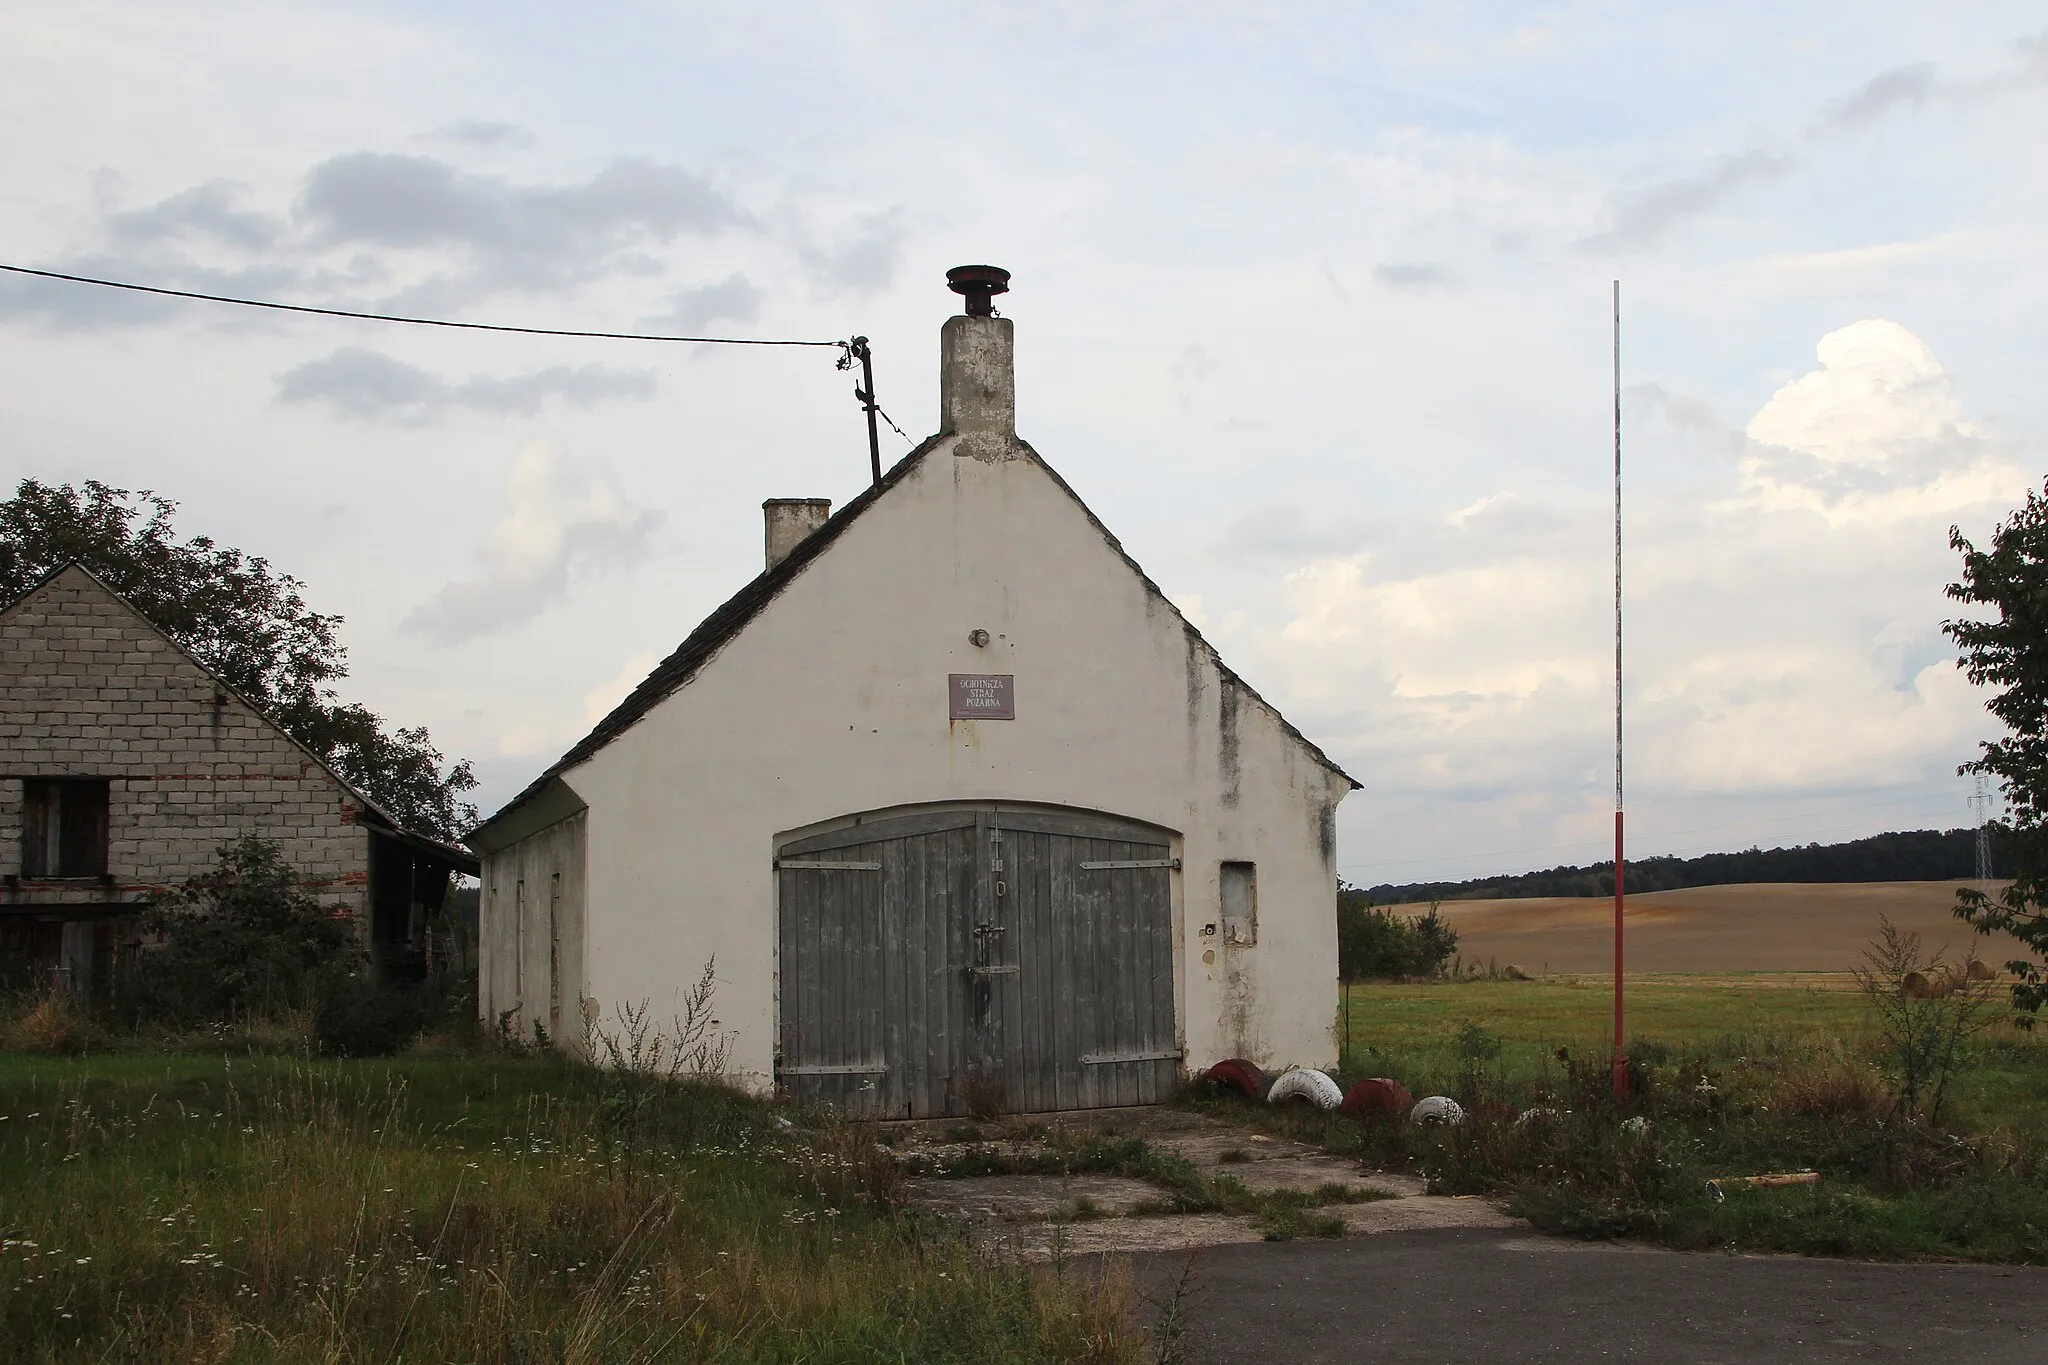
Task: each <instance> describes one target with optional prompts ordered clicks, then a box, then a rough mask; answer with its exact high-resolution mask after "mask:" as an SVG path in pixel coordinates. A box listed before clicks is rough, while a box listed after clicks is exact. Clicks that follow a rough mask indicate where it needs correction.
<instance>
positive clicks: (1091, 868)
mask: <svg viewBox="0 0 2048 1365" xmlns="http://www.w3.org/2000/svg"><path fill="white" fill-rule="evenodd" d="M1179 866H1180V859H1178V858H1113V859H1109V860H1107V861H1104V862H1099V863H1082V864H1081V870H1082V871H1083V872H1108V871H1112V870H1114V869H1116V868H1124V867H1171V868H1178V867H1179Z"/></svg>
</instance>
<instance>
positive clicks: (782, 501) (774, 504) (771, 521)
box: [761, 498, 832, 569]
mask: <svg viewBox="0 0 2048 1365" xmlns="http://www.w3.org/2000/svg"><path fill="white" fill-rule="evenodd" d="M831 515H832V499H830V498H770V499H768V501H766V502H764V503H762V504H761V520H762V523H763V529H764V530H765V531H766V533H767V534H766V539H767V544H768V567H769V568H771V569H772V568H774V567H775V566H776V565H777V564H780V563H781V562H782V561H783V560H785V559H788V558H789V553H790V551H792V550H794V549H795V548H796V547H797V546H799V545H801V544H803V543H804V541H805V539H806V538H808V537H809V536H810V534H811V532H813V531H815V530H817V529H818V528H819V527H820V526H823V525H824V524H825V520H826V518H828V517H830V516H831Z"/></svg>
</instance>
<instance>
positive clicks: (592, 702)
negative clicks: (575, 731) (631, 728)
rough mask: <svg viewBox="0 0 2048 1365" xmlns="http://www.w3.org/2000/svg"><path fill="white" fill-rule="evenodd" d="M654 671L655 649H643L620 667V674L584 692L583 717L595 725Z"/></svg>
mask: <svg viewBox="0 0 2048 1365" xmlns="http://www.w3.org/2000/svg"><path fill="white" fill-rule="evenodd" d="M653 671H654V651H653V650H651V649H643V650H641V651H640V652H639V653H638V654H635V655H634V656H633V657H632V658H630V659H628V660H626V662H625V663H624V664H623V665H622V666H621V667H620V668H619V671H618V675H617V676H616V677H613V678H611V679H609V680H608V681H606V682H602V683H599V684H598V685H597V686H596V687H593V688H591V689H590V690H589V691H588V692H585V693H584V694H583V719H584V721H585V723H587V724H590V725H595V724H597V723H598V722H599V721H601V720H603V719H604V718H605V717H606V716H608V715H610V714H611V713H612V709H613V708H614V707H616V706H617V705H618V704H619V703H620V702H622V701H624V700H625V699H626V694H627V693H629V692H631V691H632V690H633V689H634V688H636V687H638V686H639V685H640V684H641V683H642V682H643V681H644V680H645V679H646V677H647V675H648V674H649V673H651V672H653Z"/></svg>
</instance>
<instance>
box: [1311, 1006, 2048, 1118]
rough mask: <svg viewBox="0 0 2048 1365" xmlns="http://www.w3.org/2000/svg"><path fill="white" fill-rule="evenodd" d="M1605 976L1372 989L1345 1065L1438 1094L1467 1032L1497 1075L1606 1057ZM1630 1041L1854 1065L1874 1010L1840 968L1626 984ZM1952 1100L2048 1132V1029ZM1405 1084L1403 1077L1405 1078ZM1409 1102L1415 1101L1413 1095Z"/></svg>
mask: <svg viewBox="0 0 2048 1365" xmlns="http://www.w3.org/2000/svg"><path fill="white" fill-rule="evenodd" d="M1613 982H1614V978H1613V977H1612V976H1591V975H1570V976H1552V977H1548V978H1545V979H1543V980H1541V981H1464V982H1431V983H1426V984H1389V983H1369V984H1363V985H1353V986H1351V987H1350V988H1349V991H1348V995H1347V1000H1348V1012H1347V1014H1346V1016H1345V1017H1346V1018H1347V1019H1348V1032H1347V1031H1346V1030H1345V1029H1343V1028H1340V1036H1341V1037H1343V1038H1347V1039H1348V1046H1347V1047H1346V1050H1345V1057H1344V1069H1345V1070H1346V1071H1350V1072H1359V1073H1361V1074H1367V1073H1370V1074H1381V1073H1376V1072H1373V1071H1372V1068H1373V1067H1374V1065H1376V1064H1378V1065H1388V1064H1392V1063H1394V1062H1396V1061H1398V1064H1399V1065H1401V1066H1403V1067H1406V1068H1408V1069H1409V1070H1411V1071H1412V1072H1414V1073H1415V1074H1416V1076H1417V1077H1418V1079H1420V1080H1422V1081H1424V1083H1425V1084H1431V1083H1433V1088H1442V1087H1444V1086H1446V1085H1449V1084H1452V1083H1453V1082H1454V1079H1455V1077H1456V1076H1457V1074H1458V1072H1459V1070H1460V1068H1461V1067H1462V1066H1464V1065H1465V1059H1464V1056H1463V1054H1462V1053H1461V1051H1460V1037H1461V1034H1462V1033H1463V1031H1464V1030H1465V1029H1466V1028H1467V1027H1477V1028H1480V1029H1484V1030H1485V1031H1487V1032H1488V1033H1490V1034H1493V1035H1494V1036H1496V1037H1497V1038H1499V1039H1500V1041H1501V1044H1502V1047H1501V1057H1500V1065H1501V1066H1502V1067H1503V1068H1504V1070H1505V1073H1506V1074H1507V1075H1509V1076H1511V1077H1515V1078H1519V1079H1530V1078H1534V1077H1536V1076H1538V1075H1540V1074H1542V1073H1543V1072H1544V1071H1545V1070H1546V1069H1548V1070H1551V1071H1554V1070H1555V1069H1556V1067H1555V1065H1554V1063H1555V1060H1556V1052H1557V1049H1558V1048H1560V1047H1565V1048H1569V1049H1571V1050H1572V1051H1573V1052H1574V1053H1576V1054H1577V1055H1579V1056H1581V1057H1585V1058H1595V1059H1597V1058H1601V1057H1605V1056H1606V1055H1608V1050H1609V1048H1610V1046H1611V1043H1610V1041H1609V1040H1610V1039H1611V1038H1612V1037H1613V1024H1614V986H1613ZM1626 1010H1627V1015H1626V1031H1627V1033H1628V1036H1629V1037H1630V1038H1632V1039H1639V1040H1647V1041H1649V1042H1651V1043H1654V1044H1657V1045H1661V1046H1662V1047H1664V1048H1668V1049H1670V1050H1672V1051H1674V1052H1676V1053H1687V1052H1690V1053H1694V1054H1697V1055H1699V1056H1702V1057H1717V1058H1723V1059H1731V1060H1732V1059H1734V1058H1738V1057H1743V1056H1749V1055H1752V1054H1754V1055H1755V1056H1756V1057H1758V1058H1767V1057H1775V1056H1783V1055H1798V1054H1800V1053H1802V1052H1805V1053H1809V1054H1818V1053H1828V1054H1839V1055H1843V1056H1850V1057H1854V1056H1860V1055H1862V1054H1864V1053H1866V1052H1867V1051H1868V1049H1869V1047H1870V1046H1871V1044H1872V1034H1871V1028H1872V1021H1871V1014H1870V1007H1869V1005H1868V1004H1867V1003H1866V1002H1865V1001H1864V999H1863V998H1862V996H1861V995H1860V994H1859V993H1858V992H1857V990H1856V989H1855V981H1854V979H1853V978H1852V977H1851V976H1850V975H1849V973H1847V972H1834V973H1827V972H1800V973H1790V972H1788V973H1769V972H1752V973H1742V974H1720V975H1707V974H1701V975H1684V974H1674V973H1666V974H1657V975H1652V974H1644V975H1640V976H1631V977H1630V978H1628V983H1627V996H1626ZM1974 1052H1975V1057H1974V1060H1975V1062H1976V1065H1975V1066H1974V1067H1973V1068H1972V1069H1970V1070H1968V1071H1966V1072H1964V1073H1963V1075H1962V1077H1961V1078H1960V1081H1959V1091H1958V1094H1957V1097H1956V1112H1955V1118H1956V1120H1957V1122H1958V1123H1960V1124H1967V1125H1970V1126H1977V1127H1995V1126H1998V1125H2000V1124H2006V1125H2013V1126H2027V1127H2032V1128H2034V1129H2036V1130H2038V1131H2042V1132H2048V1029H2043V1030H2037V1031H2035V1032H2031V1033H2030V1032H2023V1031H2020V1030H2017V1029H2013V1028H2010V1027H2005V1026H2000V1027H1998V1028H1995V1029H1993V1030H1991V1031H1990V1032H1988V1033H1987V1034H1985V1035H1984V1036H1983V1037H1982V1038H1981V1039H1980V1040H1979V1042H1978V1045H1977V1047H1976V1048H1975V1050H1974ZM1403 1079H1404V1080H1405V1079H1406V1078H1405V1077H1404V1078H1403ZM1416 1093H1418V1094H1420V1093H1422V1092H1421V1091H1420V1090H1418V1091H1417V1092H1416Z"/></svg>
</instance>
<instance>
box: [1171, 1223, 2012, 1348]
mask: <svg viewBox="0 0 2048 1365" xmlns="http://www.w3.org/2000/svg"><path fill="white" fill-rule="evenodd" d="M1189 1264H1192V1267H1193V1270H1192V1274H1191V1275H1190V1276H1189V1278H1188V1287H1187V1292H1186V1294H1185V1295H1184V1296H1183V1298H1182V1302H1181V1312H1182V1314H1183V1319H1184V1321H1185V1323H1186V1335H1185V1336H1184V1337H1183V1341H1184V1343H1185V1346H1186V1351H1187V1355H1186V1359H1187V1360H1188V1361H1189V1362H1190V1365H1234V1363H1235V1362H1256V1365H1295V1363H1296V1362H1302V1363H1303V1365H1310V1363H1312V1362H1321V1361H1331V1362H1336V1361H1343V1362H1346V1365H1351V1363H1352V1362H1366V1361H1371V1362H1381V1361H1388V1362H1393V1361H1431V1362H1437V1361H1456V1362H1461V1363H1462V1362H1482V1361H1483V1362H1494V1361H1544V1360H1569V1361H1579V1360H1644V1361H1670V1362H1684V1363H1685V1365H1691V1363H1692V1362H1699V1363H1700V1365H1705V1362H1710V1361H1711V1362H1720V1361H1729V1362H1735V1361H1740V1362H1745V1365H1746V1363H1747V1362H1776V1361H1785V1362H1795V1361H1796V1362H1810V1361H1837V1360H1840V1361H1890V1360H1913V1361H1933V1360H1940V1361H1970V1362H1975V1363H1977V1365H1997V1363H1999V1362H2005V1361H2015V1362H2017V1361H2025V1362H2027V1363H2028V1365H2039V1362H2040V1361H2041V1359H2042V1353H2043V1350H2044V1348H2048V1270H2041V1269H2027V1268H2016V1267H2006V1266H1950V1265H1883V1264H1873V1263H1869V1262H1863V1261H1823V1260H1812V1259H1805V1258H1798V1257H1777V1256H1770V1257H1765V1256H1720V1255H1693V1254H1683V1253H1677V1252H1669V1251H1658V1250H1651V1249H1646V1248H1634V1247H1617V1246H1608V1245H1601V1244H1588V1243H1581V1242H1568V1241H1559V1240H1555V1239H1552V1238H1545V1237H1538V1236H1534V1235H1532V1234H1526V1233H1523V1234H1516V1233H1507V1234H1503V1233H1501V1232H1498V1231H1480V1230H1468V1229H1454V1230H1453V1229H1446V1230H1438V1231H1429V1232H1399V1233H1382V1234H1378V1235H1374V1236H1369V1237H1354V1238H1347V1239H1344V1240H1341V1241H1320V1240H1313V1241H1298V1242H1281V1243H1269V1244H1262V1245H1252V1246H1221V1247H1211V1248H1208V1249H1206V1250H1203V1251H1198V1252H1194V1253H1192V1262H1190V1258H1189V1255H1188V1254H1176V1253H1164V1252H1162V1253H1154V1254H1151V1255H1147V1256H1143V1257H1139V1258H1136V1260H1135V1263H1134V1269H1135V1273H1136V1277H1137V1280H1138V1284H1139V1286H1140V1288H1141V1290H1142V1291H1143V1292H1144V1293H1145V1295H1146V1297H1147V1298H1148V1300H1149V1301H1150V1302H1151V1303H1152V1305H1153V1310H1154V1311H1155V1312H1157V1311H1159V1309H1160V1305H1162V1304H1163V1303H1166V1302H1168V1301H1170V1300H1171V1298H1172V1296H1173V1287H1174V1285H1175V1283H1176V1282H1177V1281H1178V1280H1179V1279H1180V1277H1181V1273H1182V1270H1183V1267H1185V1266H1188V1265H1189Z"/></svg>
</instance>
